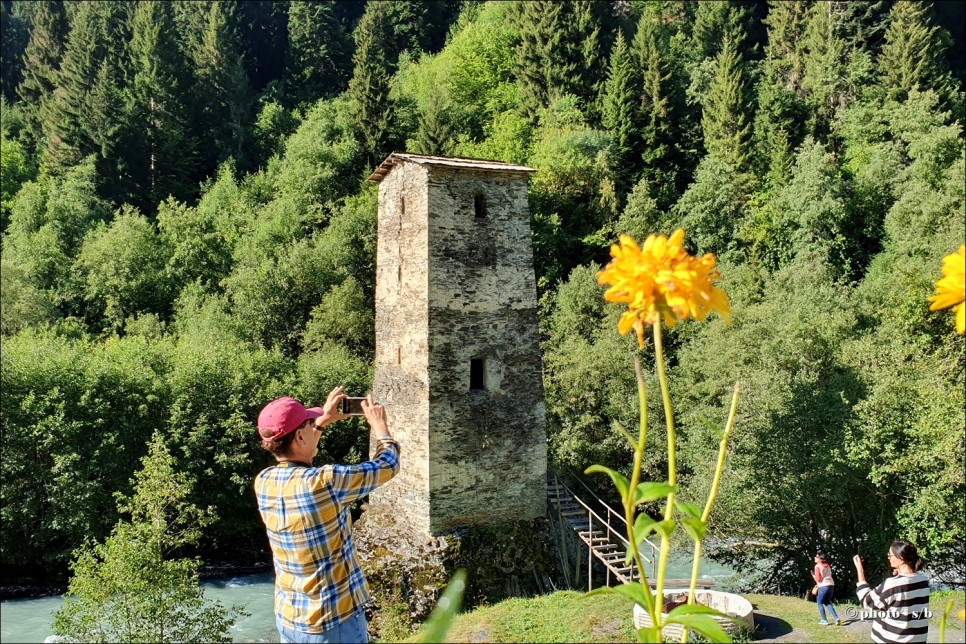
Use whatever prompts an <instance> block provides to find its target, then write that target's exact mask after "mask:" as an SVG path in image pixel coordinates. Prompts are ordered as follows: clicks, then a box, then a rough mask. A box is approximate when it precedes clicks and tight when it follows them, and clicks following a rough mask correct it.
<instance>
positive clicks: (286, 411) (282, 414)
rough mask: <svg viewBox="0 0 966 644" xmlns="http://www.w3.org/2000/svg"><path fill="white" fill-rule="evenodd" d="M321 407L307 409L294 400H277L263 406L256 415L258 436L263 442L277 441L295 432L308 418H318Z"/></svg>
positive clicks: (287, 398)
mask: <svg viewBox="0 0 966 644" xmlns="http://www.w3.org/2000/svg"><path fill="white" fill-rule="evenodd" d="M322 413H323V410H322V408H321V407H310V408H308V409H306V408H305V406H304V405H303V404H302V403H300V402H299V401H297V400H295V399H294V398H289V397H287V396H286V397H285V398H279V399H277V400H273V401H272V402H270V403H268V404H267V405H265V407H264V408H263V409H262V411H261V412H259V414H258V435H259V436H261V437H262V438H264V439H265V440H273V441H274V440H278V439H279V438H281V437H282V436H285V435H286V434H288V433H290V432H293V431H295V430H296V429H298V428H299V427H301V426H302V423H304V422H305V421H306V420H308V419H309V418H318V417H319V416H321V415H322Z"/></svg>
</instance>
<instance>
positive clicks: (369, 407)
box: [362, 394, 392, 438]
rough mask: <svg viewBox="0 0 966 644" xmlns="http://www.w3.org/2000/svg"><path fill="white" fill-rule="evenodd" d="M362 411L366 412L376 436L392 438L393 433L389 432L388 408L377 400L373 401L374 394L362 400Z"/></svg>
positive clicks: (367, 419)
mask: <svg viewBox="0 0 966 644" xmlns="http://www.w3.org/2000/svg"><path fill="white" fill-rule="evenodd" d="M362 413H363V414H365V417H366V421H367V422H368V423H369V427H370V428H371V429H372V435H373V437H374V438H378V437H379V436H389V437H390V438H392V434H390V433H389V424H388V422H387V421H386V408H385V407H383V406H382V405H380V404H379V403H377V402H372V394H369V395H368V396H366V399H365V400H363V401H362Z"/></svg>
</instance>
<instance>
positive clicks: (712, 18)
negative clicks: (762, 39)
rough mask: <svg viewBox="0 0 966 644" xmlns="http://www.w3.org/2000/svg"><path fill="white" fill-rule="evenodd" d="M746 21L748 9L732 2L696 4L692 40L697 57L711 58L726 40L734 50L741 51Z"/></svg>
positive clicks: (727, 0) (725, 0) (728, 0)
mask: <svg viewBox="0 0 966 644" xmlns="http://www.w3.org/2000/svg"><path fill="white" fill-rule="evenodd" d="M747 19H748V9H747V8H745V7H742V6H740V5H739V4H738V3H736V2H733V1H732V0H723V1H721V2H699V3H697V8H696V9H695V13H694V27H693V29H692V38H693V41H694V46H695V48H696V49H697V51H698V53H699V56H700V57H701V58H713V57H714V56H716V55H717V54H718V52H719V51H720V50H721V48H722V46H723V43H724V42H725V41H726V40H730V41H731V44H732V47H734V48H735V49H736V50H738V49H741V47H742V44H743V43H744V41H745V37H746V31H745V22H746V20H747Z"/></svg>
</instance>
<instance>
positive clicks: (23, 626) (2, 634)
mask: <svg viewBox="0 0 966 644" xmlns="http://www.w3.org/2000/svg"><path fill="white" fill-rule="evenodd" d="M701 575H702V576H709V577H712V578H713V579H714V580H715V589H716V590H727V582H726V581H725V580H726V579H727V578H728V577H731V576H733V575H734V572H733V571H732V570H731V569H729V568H727V567H725V566H722V565H719V564H716V563H713V562H709V561H705V560H702V562H701ZM690 576H691V564H690V562H689V561H687V560H686V559H678V560H675V559H672V560H671V561H669V562H668V569H667V577H668V578H669V579H674V578H678V579H683V578H687V577H690ZM273 582H274V574H273V573H271V572H267V573H258V574H252V575H243V576H239V577H231V578H226V579H223V580H219V581H206V582H205V583H204V588H205V596H206V597H209V598H211V599H216V600H218V601H220V602H221V603H222V604H225V605H229V604H240V605H241V606H242V607H243V608H244V609H245V610H246V611H248V612H249V613H251V615H249V616H248V617H245V618H244V619H241V620H239V621H238V622H237V623H236V624H235V626H234V628H233V629H232V639H233V640H234V641H235V642H277V641H278V632H277V631H276V630H275V614H274V611H273V608H272V585H273ZM61 603H63V599H62V598H61V597H59V596H55V597H38V598H34V599H10V600H6V601H2V602H0V642H25V643H28V642H43V641H44V639H45V638H46V637H47V636H49V635H51V634H52V633H53V631H52V630H51V628H50V624H51V622H52V621H53V618H52V617H51V616H52V614H53V612H54V611H55V610H57V609H58V608H59V607H60V605H61Z"/></svg>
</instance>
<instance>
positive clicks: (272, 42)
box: [238, 0, 292, 93]
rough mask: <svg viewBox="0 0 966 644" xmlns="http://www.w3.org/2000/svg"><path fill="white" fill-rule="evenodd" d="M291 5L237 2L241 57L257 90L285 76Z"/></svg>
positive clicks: (273, 0)
mask: <svg viewBox="0 0 966 644" xmlns="http://www.w3.org/2000/svg"><path fill="white" fill-rule="evenodd" d="M291 4H292V3H289V2H277V1H276V0H245V2H240V3H239V4H238V14H239V15H238V25H239V41H240V43H241V54H242V60H243V62H244V65H245V74H246V75H247V76H248V82H249V84H250V85H251V88H252V90H253V91H254V92H256V93H258V92H261V91H262V90H263V89H265V87H266V86H267V85H268V84H269V83H271V82H272V81H275V80H280V79H281V78H282V76H283V75H284V72H285V61H286V56H287V53H288V38H289V36H288V35H287V29H288V24H289V23H288V20H289V18H288V13H289V10H290V8H291Z"/></svg>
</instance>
